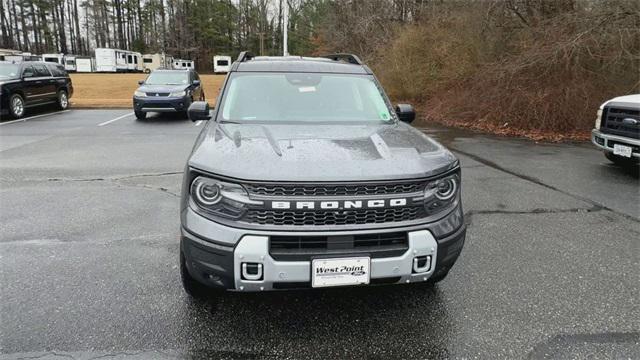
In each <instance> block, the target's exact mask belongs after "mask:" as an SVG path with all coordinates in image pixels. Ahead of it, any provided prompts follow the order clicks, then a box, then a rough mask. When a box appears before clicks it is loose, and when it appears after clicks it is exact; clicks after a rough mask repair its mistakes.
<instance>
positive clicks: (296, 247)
mask: <svg viewBox="0 0 640 360" xmlns="http://www.w3.org/2000/svg"><path fill="white" fill-rule="evenodd" d="M408 248H409V244H408V240H407V233H406V232H392V233H374V234H360V235H343V236H271V237H270V240H269V253H270V254H271V256H272V257H273V258H274V259H276V260H287V261H294V260H296V261H300V260H309V259H311V258H313V257H316V256H323V255H325V256H326V255H332V254H349V255H358V254H363V255H367V256H370V257H372V258H380V257H392V256H400V255H402V254H403V253H404V252H406V251H407V249H408Z"/></svg>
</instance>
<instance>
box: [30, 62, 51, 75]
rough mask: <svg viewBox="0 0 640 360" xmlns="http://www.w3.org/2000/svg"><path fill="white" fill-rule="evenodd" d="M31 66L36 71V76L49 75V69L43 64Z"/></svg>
mask: <svg viewBox="0 0 640 360" xmlns="http://www.w3.org/2000/svg"><path fill="white" fill-rule="evenodd" d="M33 68H34V70H35V72H36V76H38V77H42V76H51V73H50V72H49V69H47V67H46V66H44V65H33Z"/></svg>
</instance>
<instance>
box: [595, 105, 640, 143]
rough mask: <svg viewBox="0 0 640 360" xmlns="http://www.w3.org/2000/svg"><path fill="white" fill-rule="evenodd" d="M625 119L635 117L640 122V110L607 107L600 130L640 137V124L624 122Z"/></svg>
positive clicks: (635, 137)
mask: <svg viewBox="0 0 640 360" xmlns="http://www.w3.org/2000/svg"><path fill="white" fill-rule="evenodd" d="M624 119H633V120H636V121H638V123H640V110H637V109H629V108H619V107H606V108H605V109H604V111H603V114H602V124H601V125H600V130H601V131H603V132H605V133H609V134H614V135H620V136H626V137H631V138H634V139H640V126H639V125H633V124H628V123H624V121H623V120H624Z"/></svg>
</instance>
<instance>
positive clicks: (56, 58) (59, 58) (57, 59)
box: [42, 54, 64, 65]
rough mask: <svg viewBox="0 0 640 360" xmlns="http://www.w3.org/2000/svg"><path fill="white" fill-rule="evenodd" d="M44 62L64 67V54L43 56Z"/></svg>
mask: <svg viewBox="0 0 640 360" xmlns="http://www.w3.org/2000/svg"><path fill="white" fill-rule="evenodd" d="M42 61H44V62H49V63H56V64H60V65H64V55H63V54H42Z"/></svg>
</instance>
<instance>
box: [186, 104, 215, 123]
mask: <svg viewBox="0 0 640 360" xmlns="http://www.w3.org/2000/svg"><path fill="white" fill-rule="evenodd" d="M209 110H210V109H209V104H208V103H207V102H206V101H196V102H194V103H192V104H191V105H190V106H189V110H188V111H187V113H188V114H189V120H191V121H193V122H195V121H201V120H209V119H211V115H209V112H210V111H209Z"/></svg>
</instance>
